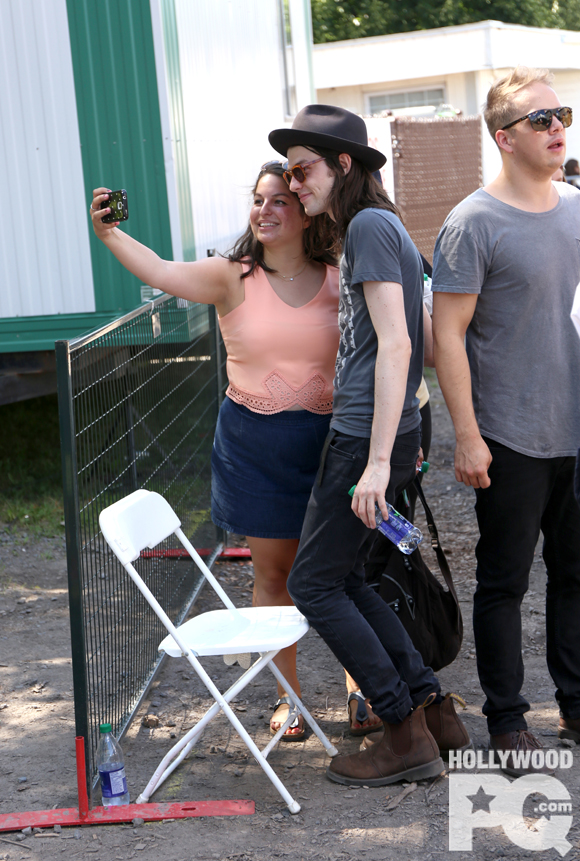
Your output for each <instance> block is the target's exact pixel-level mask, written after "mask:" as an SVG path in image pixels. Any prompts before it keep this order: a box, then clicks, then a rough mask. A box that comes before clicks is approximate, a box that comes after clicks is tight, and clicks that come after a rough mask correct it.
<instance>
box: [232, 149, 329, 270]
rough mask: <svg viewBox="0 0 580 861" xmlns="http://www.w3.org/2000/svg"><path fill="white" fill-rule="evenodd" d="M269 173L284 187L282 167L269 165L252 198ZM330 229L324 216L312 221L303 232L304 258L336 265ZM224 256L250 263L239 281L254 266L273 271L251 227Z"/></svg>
mask: <svg viewBox="0 0 580 861" xmlns="http://www.w3.org/2000/svg"><path fill="white" fill-rule="evenodd" d="M269 173H271V174H273V175H274V176H279V177H280V178H281V179H282V181H283V182H284V184H286V183H285V180H284V168H283V167H282V165H281V164H277V163H274V164H269V165H267V167H264V168H263V169H262V170H261V171H260V173H259V174H258V179H257V180H256V184H255V186H254V188H253V190H252V196H253V195H254V194H255V193H256V191H257V190H258V184H259V182H260V180H261V179H262V178H263V177H264V176H266V175H267V174H269ZM292 193H293V192H292ZM300 208H301V209H302V212H303V213H304V209H303V207H302V204H300ZM332 228H333V224H332V221H331V220H330V218H329V217H328V216H327V215H326V214H325V215H317V216H315V217H314V218H311V220H310V226H309V227H306V228H305V229H304V233H303V237H304V255H305V257H306V259H307V260H315V261H316V262H317V263H328V264H329V265H330V266H336V265H337V256H336V252H335V251H334V246H335V241H334V231H333V229H332ZM226 257H227V258H228V260H231V261H232V263H239V262H240V261H242V260H243V261H244V262H245V263H249V265H250V268H249V269H248V270H246V271H245V272H244V273H243V274H242V275H241V276H240V277H241V278H249V276H250V275H252V274H253V272H254V270H255V268H256V267H257V266H259V267H261V268H262V269H263V270H264V271H265V272H272V273H275V272H276V270H275V269H271V268H270V267H269V266H267V265H266V263H265V261H264V246H263V245H262V243H261V242H259V241H258V240H257V239H256V237H255V236H254V234H253V232H252V227H251V225H250V224H248V227H247V228H246V231H245V233H244V234H243V235H242V236H240V238H239V239H238V240H237V242H236V243H235V245H234V247H233V248H232V249H231V250H230V251H229V252H228V253H227V254H226Z"/></svg>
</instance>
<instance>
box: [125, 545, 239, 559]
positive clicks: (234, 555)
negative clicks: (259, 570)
mask: <svg viewBox="0 0 580 861" xmlns="http://www.w3.org/2000/svg"><path fill="white" fill-rule="evenodd" d="M196 549H197V552H198V553H199V555H200V556H211V554H212V552H213V551H212V549H211V547H198V548H196ZM141 558H142V559H191V556H190V555H189V553H188V552H187V550H186V549H185V547H177V548H172V549H170V550H142V551H141ZM251 558H252V553H251V550H250V548H249V547H225V548H224V549H223V550H222V552H221V553H219V554H218V556H217V559H251Z"/></svg>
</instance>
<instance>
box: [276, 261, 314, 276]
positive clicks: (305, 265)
mask: <svg viewBox="0 0 580 861" xmlns="http://www.w3.org/2000/svg"><path fill="white" fill-rule="evenodd" d="M307 266H308V260H307V261H306V263H305V264H304V266H303V267H302V269H301V270H300V271H299V272H297V273H296V274H295V275H292V276H290V275H282V273H281V272H276V273H275V274H276V275H277V276H278V278H281V279H282V281H294V279H295V278H298V276H299V275H302V273H303V272H304V270H305V269H306V267H307Z"/></svg>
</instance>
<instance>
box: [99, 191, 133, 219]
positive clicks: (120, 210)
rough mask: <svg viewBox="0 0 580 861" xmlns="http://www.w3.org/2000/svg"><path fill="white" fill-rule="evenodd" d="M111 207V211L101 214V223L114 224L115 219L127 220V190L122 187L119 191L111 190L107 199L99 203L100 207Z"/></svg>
mask: <svg viewBox="0 0 580 861" xmlns="http://www.w3.org/2000/svg"><path fill="white" fill-rule="evenodd" d="M108 206H110V207H111V212H109V213H108V214H107V215H103V218H102V219H101V220H102V222H103V224H114V223H115V222H116V221H127V219H128V218H129V207H128V206H127V192H126V191H125V189H124V188H121V189H119V191H111V192H110V194H109V199H108V200H104V201H103V203H101V209H106V208H107V207H108Z"/></svg>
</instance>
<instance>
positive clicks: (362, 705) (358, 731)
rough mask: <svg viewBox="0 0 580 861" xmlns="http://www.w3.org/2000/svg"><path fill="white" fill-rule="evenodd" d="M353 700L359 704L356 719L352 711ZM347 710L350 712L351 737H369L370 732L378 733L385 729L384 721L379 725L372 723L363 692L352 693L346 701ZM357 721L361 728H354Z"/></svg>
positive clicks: (349, 726)
mask: <svg viewBox="0 0 580 861" xmlns="http://www.w3.org/2000/svg"><path fill="white" fill-rule="evenodd" d="M353 700H356V703H357V706H356V714H355V716H354V718H353V716H352V712H351V710H350V704H351V702H352V701H353ZM346 710H347V712H348V728H349V732H350V734H351V735H355V736H357V735H367V734H368V733H370V732H378V731H379V730H381V729H383V722H382V721H379V723H371V722H370V720H371V718H370V716H369V713H368V711H367V703H366V699H365V697H364V696H363V695H362V693H361V691H352V693H350V694H349V695H348V699H347V701H346ZM355 720H356V722H357V723H359V724H360V726H359V727H353V722H354V721H355ZM365 724H366V726H365Z"/></svg>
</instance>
